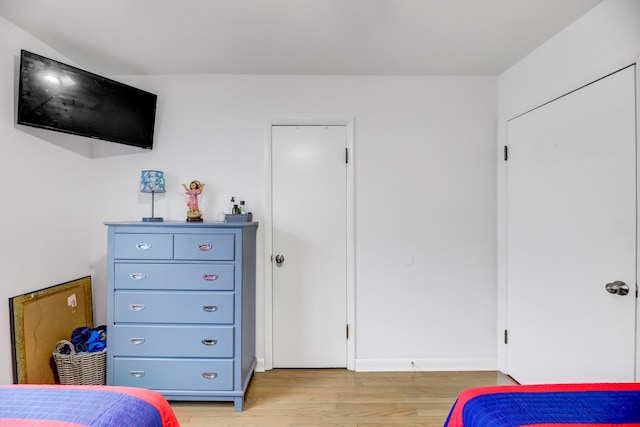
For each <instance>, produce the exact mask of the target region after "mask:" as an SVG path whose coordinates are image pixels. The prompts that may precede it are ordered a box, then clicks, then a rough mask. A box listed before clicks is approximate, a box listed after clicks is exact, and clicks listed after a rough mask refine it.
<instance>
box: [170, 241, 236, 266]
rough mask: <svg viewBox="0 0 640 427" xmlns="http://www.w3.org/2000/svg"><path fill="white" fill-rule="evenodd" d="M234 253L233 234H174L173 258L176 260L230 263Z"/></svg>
mask: <svg viewBox="0 0 640 427" xmlns="http://www.w3.org/2000/svg"><path fill="white" fill-rule="evenodd" d="M234 252H235V236H234V235H233V234H176V235H175V236H174V258H175V259H177V260H211V261H214V260H217V261H232V260H233V259H234Z"/></svg>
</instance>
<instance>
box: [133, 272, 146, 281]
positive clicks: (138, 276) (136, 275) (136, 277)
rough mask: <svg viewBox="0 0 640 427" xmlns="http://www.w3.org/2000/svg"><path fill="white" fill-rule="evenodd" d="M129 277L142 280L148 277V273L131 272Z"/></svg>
mask: <svg viewBox="0 0 640 427" xmlns="http://www.w3.org/2000/svg"><path fill="white" fill-rule="evenodd" d="M129 277H131V278H132V279H133V280H142V279H144V278H145V277H147V275H146V274H144V273H131V274H129Z"/></svg>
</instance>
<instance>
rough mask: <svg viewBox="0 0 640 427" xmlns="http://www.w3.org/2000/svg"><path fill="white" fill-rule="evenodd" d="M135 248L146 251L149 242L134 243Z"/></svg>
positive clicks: (149, 247)
mask: <svg viewBox="0 0 640 427" xmlns="http://www.w3.org/2000/svg"><path fill="white" fill-rule="evenodd" d="M136 249H137V250H139V251H148V250H149V249H151V243H136Z"/></svg>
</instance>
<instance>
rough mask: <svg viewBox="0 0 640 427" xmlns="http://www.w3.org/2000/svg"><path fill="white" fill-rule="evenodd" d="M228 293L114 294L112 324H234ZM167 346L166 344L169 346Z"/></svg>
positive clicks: (230, 295) (135, 292)
mask: <svg viewBox="0 0 640 427" xmlns="http://www.w3.org/2000/svg"><path fill="white" fill-rule="evenodd" d="M233 301H234V295H233V293H229V292H171V291H165V292H163V291H158V292H151V291H149V292H145V291H127V290H117V291H115V295H114V320H115V323H131V322H140V323H223V324H224V323H229V324H230V323H233V320H234V319H233V315H234V309H233ZM168 344H169V343H167V345H168Z"/></svg>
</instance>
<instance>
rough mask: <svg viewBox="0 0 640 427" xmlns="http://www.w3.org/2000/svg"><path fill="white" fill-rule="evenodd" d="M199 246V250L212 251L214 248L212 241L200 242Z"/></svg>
mask: <svg viewBox="0 0 640 427" xmlns="http://www.w3.org/2000/svg"><path fill="white" fill-rule="evenodd" d="M197 246H198V250H199V251H210V250H211V249H212V248H213V245H212V244H211V243H198V245H197Z"/></svg>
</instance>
